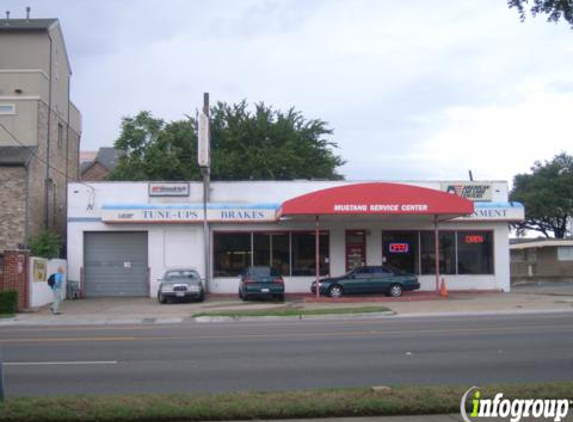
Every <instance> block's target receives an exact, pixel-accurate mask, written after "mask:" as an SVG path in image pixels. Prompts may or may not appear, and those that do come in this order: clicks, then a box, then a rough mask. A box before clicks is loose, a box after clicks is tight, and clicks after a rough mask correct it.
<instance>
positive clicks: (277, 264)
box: [271, 233, 290, 276]
mask: <svg viewBox="0 0 573 422" xmlns="http://www.w3.org/2000/svg"><path fill="white" fill-rule="evenodd" d="M272 251H273V253H272V264H271V266H272V267H273V268H276V269H277V270H278V271H279V272H280V273H281V274H282V275H286V276H288V275H290V247H289V234H288V233H278V234H273V235H272Z"/></svg>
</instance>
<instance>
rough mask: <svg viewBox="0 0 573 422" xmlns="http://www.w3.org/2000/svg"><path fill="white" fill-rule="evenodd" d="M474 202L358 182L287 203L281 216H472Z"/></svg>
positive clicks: (422, 190) (415, 188)
mask: <svg viewBox="0 0 573 422" xmlns="http://www.w3.org/2000/svg"><path fill="white" fill-rule="evenodd" d="M473 211H474V204H473V202H472V201H470V200H468V199H465V198H460V197H458V196H456V195H454V194H451V193H446V192H442V191H439V190H435V189H428V188H422V187H419V186H412V185H403V184H398V183H383V182H380V183H357V184H351V185H343V186H337V187H334V188H329V189H323V190H319V191H316V192H311V193H307V194H306V195H301V196H298V197H296V198H293V199H289V200H288V201H285V202H284V203H283V204H282V206H281V208H280V209H279V212H278V216H279V217H283V216H296V215H442V216H443V215H450V216H459V215H466V214H471V213H472V212H473Z"/></svg>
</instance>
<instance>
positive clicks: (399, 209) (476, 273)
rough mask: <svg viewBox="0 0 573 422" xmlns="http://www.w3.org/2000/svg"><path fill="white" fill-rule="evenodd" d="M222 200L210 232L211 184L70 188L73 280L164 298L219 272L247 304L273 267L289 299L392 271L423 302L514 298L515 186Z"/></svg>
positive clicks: (313, 187)
mask: <svg viewBox="0 0 573 422" xmlns="http://www.w3.org/2000/svg"><path fill="white" fill-rule="evenodd" d="M210 192H211V193H210V202H209V203H208V204H207V205H206V209H207V212H206V214H207V215H206V217H207V221H208V224H207V225H206V224H204V218H203V217H204V211H203V210H204V208H203V207H204V204H203V185H202V183H201V182H191V183H169V182H165V183H156V182H101V183H91V182H90V183H89V184H82V183H73V184H70V185H69V192H68V197H69V209H68V243H67V244H68V262H69V275H68V277H69V279H70V280H78V281H80V282H81V285H82V287H83V290H84V293H85V295H86V296H87V297H94V296H151V297H153V296H155V295H156V293H157V288H158V282H157V279H159V278H160V277H161V275H162V274H163V272H164V271H165V269H166V268H170V267H186V266H190V267H195V268H197V269H198V270H199V272H200V273H201V274H203V275H205V274H206V272H209V274H208V277H207V278H208V284H209V289H210V290H211V292H212V293H236V292H237V291H238V280H239V279H238V274H239V272H240V271H241V270H242V269H243V268H244V267H246V266H248V265H267V266H268V265H271V266H274V267H275V268H277V269H278V270H279V271H280V272H281V273H282V274H283V276H284V279H285V288H286V292H287V294H288V293H294V292H309V288H310V284H311V282H312V281H313V280H314V279H315V278H316V270H317V269H319V271H320V273H321V274H322V275H326V274H330V275H341V274H343V273H345V272H346V271H347V270H349V269H351V268H353V267H355V266H358V265H380V264H382V263H383V262H384V263H388V264H391V265H393V266H395V267H398V268H400V269H402V270H404V271H407V272H412V273H417V274H419V279H420V283H421V286H422V287H421V289H422V290H434V289H436V281H437V279H438V277H444V278H445V279H446V281H447V286H448V289H449V290H495V291H509V287H510V274H509V240H508V237H509V228H508V223H509V222H511V221H520V220H522V219H523V216H524V210H523V207H522V206H521V205H520V204H517V203H508V202H507V201H508V188H507V183H505V182H456V181H454V182H451V181H449V182H448V181H446V182H400V183H397V182H391V183H389V182H347V181H335V182H333V181H285V182H277V181H268V182H213V183H211V191H210ZM205 227H207V232H205V231H204V228H205ZM436 228H437V230H436ZM317 229H318V230H317ZM317 233H320V234H319V236H318V238H319V256H320V258H319V263H318V265H317V263H316V238H317V236H316V234H317ZM436 237H438V240H439V242H438V243H439V249H438V250H439V254H438V261H439V274H437V272H436ZM206 251H208V260H207V259H206V258H207V257H206V256H205V255H206ZM207 268H208V271H206V269H207Z"/></svg>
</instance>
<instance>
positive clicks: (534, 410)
mask: <svg viewBox="0 0 573 422" xmlns="http://www.w3.org/2000/svg"><path fill="white" fill-rule="evenodd" d="M472 392H473V394H471V393H472ZM468 397H472V398H471V412H470V414H469V415H468V414H467V410H466V409H467V404H466V403H467V400H468ZM571 404H572V403H571V402H570V401H569V400H567V399H504V398H503V393H497V394H496V395H495V396H494V398H493V399H484V398H483V397H482V392H481V390H480V388H479V387H476V386H474V387H471V388H470V389H469V390H467V391H466V392H465V393H464V395H463V396H462V400H461V403H460V413H461V415H462V418H463V420H464V421H465V422H473V421H475V420H476V419H473V420H472V419H471V418H509V420H510V422H519V421H520V420H521V419H522V418H529V417H534V418H544V419H550V420H551V419H552V420H553V421H554V422H559V421H561V420H562V419H563V418H565V417H566V416H567V414H568V413H569V408H570V406H571Z"/></svg>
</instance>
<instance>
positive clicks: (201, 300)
mask: <svg viewBox="0 0 573 422" xmlns="http://www.w3.org/2000/svg"><path fill="white" fill-rule="evenodd" d="M204 300H205V292H204V291H203V290H201V294H200V295H199V297H198V298H197V302H203V301H204Z"/></svg>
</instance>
